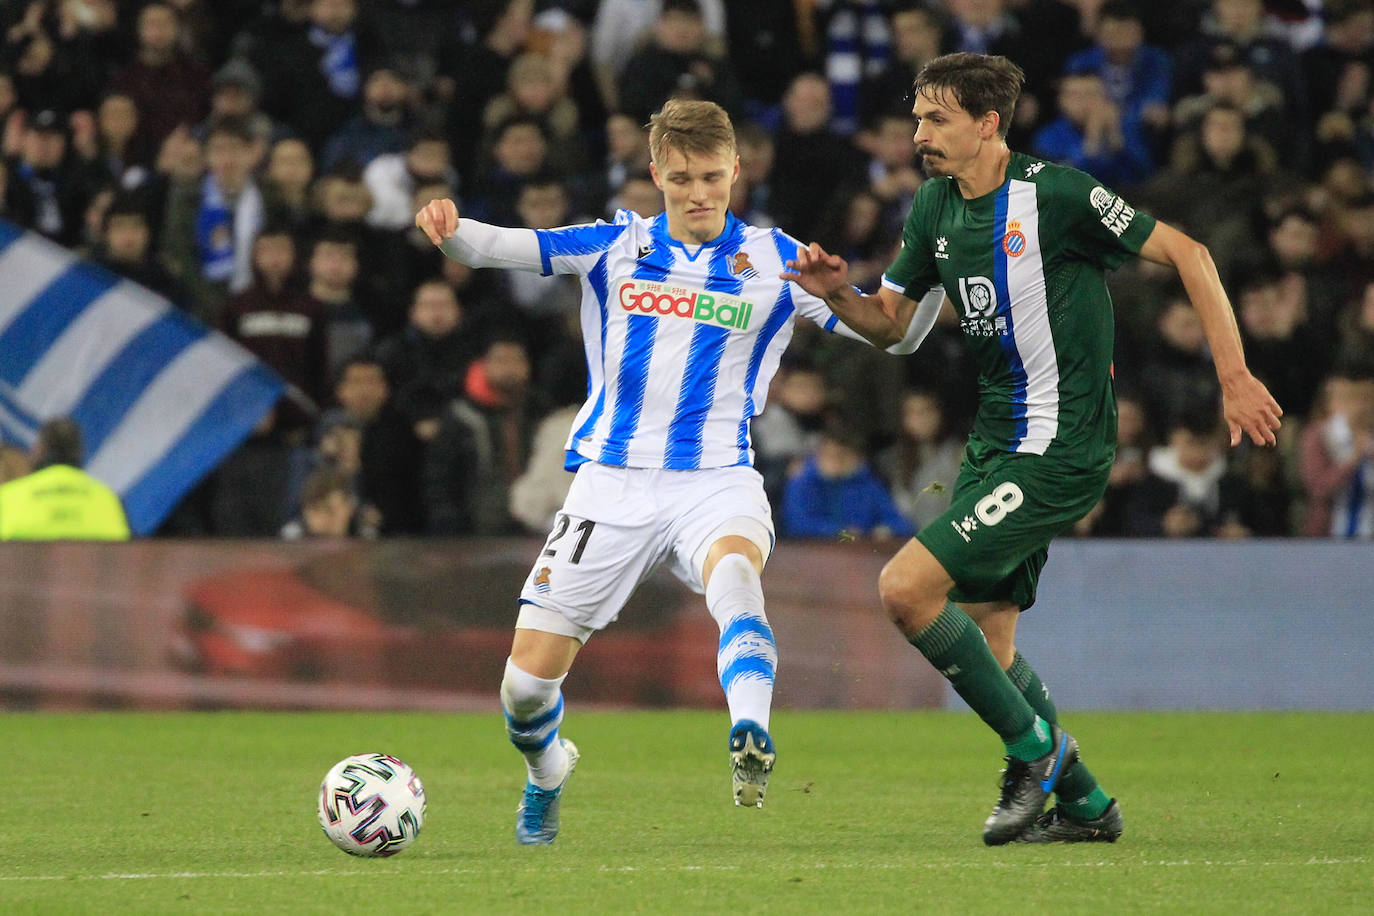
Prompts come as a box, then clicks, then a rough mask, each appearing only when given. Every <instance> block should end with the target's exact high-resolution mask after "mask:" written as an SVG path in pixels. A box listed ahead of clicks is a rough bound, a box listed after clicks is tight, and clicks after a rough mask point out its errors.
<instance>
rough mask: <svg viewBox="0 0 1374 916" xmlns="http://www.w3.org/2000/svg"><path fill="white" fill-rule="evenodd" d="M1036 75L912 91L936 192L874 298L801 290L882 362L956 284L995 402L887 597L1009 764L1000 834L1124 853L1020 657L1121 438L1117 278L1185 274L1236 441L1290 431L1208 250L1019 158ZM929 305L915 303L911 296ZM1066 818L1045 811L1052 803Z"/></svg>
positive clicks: (977, 60) (822, 278)
mask: <svg viewBox="0 0 1374 916" xmlns="http://www.w3.org/2000/svg"><path fill="white" fill-rule="evenodd" d="M1023 81H1024V76H1023V74H1022V72H1021V70H1020V68H1019V67H1017V66H1016V65H1015V64H1013V63H1012V62H1010V61H1008V60H1007V59H1006V58H1004V57H995V56H986V55H979V54H967V53H961V54H950V55H946V56H943V57H939V58H936V59H934V60H932V61H930V62H929V63H928V64H927V65H926V66H925V68H924V69H923V70H922V71H921V73H920V74H919V75H918V77H917V79H916V82H915V85H914V86H913V90H914V93H915V99H916V101H915V105H914V107H913V114H914V115H915V117H916V120H917V128H916V135H915V137H914V140H915V143H916V147H917V152H918V153H919V154H920V156H921V157H922V160H923V163H924V166H925V170H926V173H927V174H928V175H929V176H931V180H930V181H927V182H926V183H925V184H924V185H922V187H921V189H920V191H919V192H918V193H917V195H916V200H915V201H914V202H913V203H912V207H911V212H910V214H909V216H908V217H907V221H906V225H905V227H904V229H903V233H902V248H901V250H900V252H899V253H898V255H897V258H896V261H895V262H894V263H893V264H892V265H891V266H890V267H889V268H888V270H887V272H886V273H885V274H884V277H883V287H882V289H880V290H879V291H878V293H877V295H875V296H861V295H860V294H859V293H858V292H856V291H855V290H854V289H853V287H851V286H850V285H849V283H848V280H847V265H846V264H845V262H844V261H843V259H841V258H838V257H836V256H834V255H830V254H828V253H827V252H825V251H824V250H822V249H821V248H820V247H819V246H817V245H811V246H810V247H809V248H807V249H804V250H802V251H800V252H799V253H798V257H797V258H796V259H794V260H793V261H792V262H790V264H789V268H790V272H789V274H788V275H789V276H790V277H791V278H792V279H794V280H795V281H796V282H797V284H798V285H799V286H801V287H802V288H803V289H805V290H807V291H808V292H810V293H812V294H813V295H816V296H819V297H820V298H822V299H824V300H825V302H826V303H827V304H828V305H829V306H830V308H831V309H832V311H834V312H835V313H836V314H837V315H839V316H840V318H841V319H842V320H843V321H844V322H846V323H847V324H848V325H849V326H850V327H852V328H854V329H855V330H857V331H859V332H860V333H862V334H864V335H865V336H866V337H868V339H869V340H870V341H872V342H873V343H875V344H876V345H879V346H883V345H885V344H886V343H890V342H892V341H894V340H898V339H901V338H902V337H903V336H904V335H905V334H906V329H907V321H908V320H909V319H910V316H911V314H912V313H913V312H919V309H918V306H917V303H916V301H914V299H913V298H912V297H913V295H918V294H923V293H925V291H926V290H927V289H928V288H929V287H930V286H931V285H932V284H935V283H939V284H942V285H943V286H944V288H945V290H946V291H947V292H948V294H949V298H950V299H951V300H952V301H953V302H954V303H955V309H956V311H957V312H958V313H959V316H960V324H961V327H962V330H963V333H964V338H965V340H966V341H967V343H968V345H969V348H970V349H971V350H972V352H973V355H974V357H975V359H976V361H977V363H978V367H979V372H980V376H981V378H980V390H981V397H980V403H979V409H978V414H977V418H976V420H975V423H974V429H973V433H972V435H971V437H970V439H969V444H968V448H967V449H966V451H965V453H964V462H963V466H962V468H961V469H960V473H959V478H958V481H957V482H956V485H955V491H954V499H953V504H952V505H951V506H950V508H949V510H948V511H946V512H945V513H944V514H943V515H941V516H938V517H937V518H936V519H934V520H933V521H932V522H931V523H930V524H929V525H927V526H926V527H925V528H923V529H922V530H921V531H920V532H919V533H918V534H917V536H916V537H915V538H914V539H913V540H911V541H909V542H908V543H907V544H906V545H905V546H904V547H903V548H902V549H901V550H900V551H898V553H897V554H896V556H894V557H893V558H892V560H891V561H890V562H889V563H888V564H887V566H886V567H885V568H884V569H883V572H882V574H881V576H880V578H879V582H878V588H879V592H880V594H881V596H882V601H883V604H884V606H885V608H886V609H887V612H888V614H889V615H890V616H891V617H892V620H893V621H894V622H895V623H896V624H897V626H898V628H899V629H900V630H901V631H902V633H903V634H904V635H905V636H906V638H907V639H908V640H909V641H910V642H911V643H912V644H913V645H914V646H915V647H916V648H917V649H919V650H920V651H921V653H922V654H923V655H925V657H926V658H927V659H929V660H930V662H931V664H933V665H934V666H935V667H936V669H937V670H939V671H940V673H941V674H943V675H944V676H945V677H946V678H947V679H949V681H950V682H951V683H952V684H953V686H954V689H955V691H956V692H957V693H958V694H959V695H960V696H961V697H962V698H963V699H964V700H965V701H966V702H967V703H968V704H969V706H970V707H972V708H973V710H974V711H975V712H977V713H978V715H979V716H981V717H982V719H983V721H984V722H986V723H987V724H988V725H989V726H990V727H992V728H993V729H994V730H995V731H996V732H997V733H998V735H999V736H1000V737H1001V738H1002V740H1003V742H1004V743H1005V745H1006V749H1007V756H1006V761H1007V766H1006V770H1005V771H1004V773H1003V781H1002V791H1001V795H1000V797H999V799H998V801H997V803H996V805H995V807H994V808H993V811H992V814H991V815H990V816H989V817H988V819H987V821H986V823H985V824H984V828H983V839H984V841H985V842H986V843H988V844H989V845H1000V844H1003V843H1007V842H1011V841H1013V840H1023V841H1030V842H1052V841H1070V842H1072V841H1100V840H1106V841H1115V840H1116V839H1117V837H1119V836H1120V835H1121V831H1122V819H1121V811H1120V808H1119V807H1118V806H1117V804H1116V801H1115V800H1114V799H1112V798H1110V797H1109V796H1108V795H1107V794H1106V792H1104V791H1103V789H1102V788H1101V787H1100V786H1099V785H1098V784H1097V781H1096V780H1095V779H1094V777H1093V776H1092V774H1091V773H1090V772H1089V771H1088V769H1087V767H1085V766H1084V765H1083V763H1082V761H1081V760H1080V759H1079V757H1078V750H1077V743H1076V742H1075V741H1074V739H1073V738H1072V737H1070V736H1069V735H1067V734H1066V733H1065V732H1064V731H1063V730H1062V729H1060V727H1059V724H1058V721H1057V717H1056V712H1055V707H1054V703H1053V701H1051V699H1050V694H1049V690H1048V689H1046V688H1045V686H1044V684H1043V683H1041V681H1040V678H1039V677H1038V676H1037V675H1036V673H1035V671H1034V670H1033V669H1032V668H1031V667H1030V665H1029V664H1028V663H1027V662H1026V660H1025V659H1024V658H1023V657H1022V656H1021V655H1020V653H1018V652H1017V651H1016V646H1015V642H1014V636H1015V633H1016V624H1017V621H1018V619H1019V615H1020V612H1021V611H1023V610H1025V609H1026V608H1028V607H1030V606H1031V604H1032V602H1034V600H1035V589H1036V584H1037V581H1038V578H1039V574H1040V570H1041V568H1042V567H1043V566H1044V563H1045V558H1046V554H1047V550H1048V545H1049V542H1050V540H1051V539H1052V538H1053V537H1055V536H1056V535H1058V534H1059V533H1061V532H1063V531H1067V530H1068V529H1069V528H1070V527H1072V525H1073V523H1074V522H1075V521H1077V520H1078V519H1080V518H1082V517H1083V516H1084V515H1085V514H1086V513H1087V512H1088V510H1089V509H1091V508H1092V507H1093V506H1094V505H1095V504H1096V503H1097V501H1098V500H1099V499H1100V498H1101V496H1102V493H1103V491H1104V489H1105V487H1106V483H1107V472H1108V469H1109V468H1110V467H1111V463H1112V455H1113V452H1114V450H1115V441H1116V398H1115V393H1114V391H1113V388H1112V363H1111V360H1112V312H1111V299H1110V298H1109V296H1108V294H1107V286H1106V282H1105V279H1104V273H1105V271H1106V270H1108V269H1111V268H1114V267H1116V266H1118V265H1119V264H1121V263H1122V262H1123V261H1124V260H1125V259H1126V258H1127V257H1129V256H1131V255H1138V256H1140V257H1143V258H1146V259H1148V260H1150V261H1154V262H1156V263H1159V264H1166V265H1171V266H1172V267H1174V268H1175V269H1177V270H1178V272H1179V275H1180V276H1181V278H1182V280H1183V284H1184V287H1185V288H1186V289H1187V291H1188V295H1189V297H1190V298H1191V299H1192V302H1193V305H1194V307H1195V308H1196V309H1197V310H1198V314H1199V315H1200V316H1201V318H1202V322H1203V326H1204V328H1205V330H1206V334H1207V340H1208V343H1209V344H1210V345H1211V350H1212V357H1213V360H1214V361H1215V363H1216V369H1217V374H1218V376H1219V378H1220V380H1221V386H1222V392H1223V405H1222V410H1223V413H1224V415H1225V418H1226V422H1227V424H1228V425H1229V427H1230V431H1231V444H1232V445H1236V444H1238V443H1239V442H1240V440H1241V437H1242V435H1248V436H1249V437H1250V439H1251V440H1252V441H1254V442H1255V444H1257V445H1263V444H1269V445H1273V444H1274V442H1275V435H1274V433H1275V431H1276V430H1277V429H1278V428H1279V417H1280V416H1281V415H1282V411H1280V409H1279V406H1278V404H1277V403H1275V401H1274V399H1273V398H1272V397H1271V396H1270V394H1269V392H1268V390H1267V389H1266V388H1265V387H1264V385H1263V384H1262V383H1261V382H1259V381H1258V380H1257V379H1256V378H1255V377H1254V376H1253V375H1251V374H1250V372H1249V370H1248V369H1247V368H1246V365H1245V357H1244V355H1243V353H1242V351H1241V342H1240V336H1239V334H1238V332H1237V330H1236V322H1235V317H1234V315H1233V314H1232V311H1231V305H1230V302H1229V301H1228V300H1227V297H1226V293H1225V291H1224V290H1223V289H1222V286H1221V282H1220V280H1219V279H1218V277H1217V271H1216V267H1215V265H1214V264H1213V262H1212V258H1211V255H1210V254H1209V253H1208V251H1207V248H1206V247H1205V246H1203V245H1201V244H1199V243H1198V242H1196V241H1194V240H1193V239H1191V238H1189V237H1188V236H1186V235H1184V234H1183V233H1182V232H1179V231H1178V230H1176V229H1173V228H1171V227H1170V226H1167V225H1165V224H1164V223H1162V222H1157V221H1156V220H1154V219H1153V218H1152V217H1150V216H1149V215H1147V214H1145V213H1141V212H1138V211H1136V210H1135V209H1133V208H1132V207H1130V206H1129V205H1128V204H1127V203H1126V202H1125V201H1124V200H1123V199H1122V198H1120V197H1118V196H1117V195H1116V194H1114V193H1112V192H1111V191H1109V190H1108V189H1106V188H1104V187H1102V186H1101V185H1100V184H1098V183H1097V182H1096V181H1095V180H1093V178H1092V177H1091V176H1089V175H1086V174H1084V173H1082V172H1079V171H1076V170H1074V169H1070V168H1064V167H1061V166H1058V165H1054V164H1051V163H1048V162H1043V161H1041V160H1038V159H1034V158H1032V157H1030V156H1026V155H1023V154H1021V153H1016V152H1012V151H1011V150H1010V149H1008V148H1007V145H1006V129H1007V126H1008V125H1009V124H1010V123H1011V115H1012V110H1013V107H1014V105H1015V103H1016V98H1017V96H1018V94H1019V93H1020V90H1021V86H1022V83H1023ZM913 291H914V292H913ZM1051 792H1054V793H1055V794H1057V796H1058V799H1059V803H1058V805H1057V806H1056V807H1054V808H1052V809H1050V810H1049V811H1044V810H1043V809H1044V807H1045V802H1046V800H1047V798H1048V797H1049V795H1050V793H1051Z"/></svg>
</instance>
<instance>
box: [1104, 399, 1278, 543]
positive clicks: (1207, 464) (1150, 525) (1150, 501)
mask: <svg viewBox="0 0 1374 916" xmlns="http://www.w3.org/2000/svg"><path fill="white" fill-rule="evenodd" d="M1218 420H1219V415H1218V414H1217V413H1215V412H1213V411H1212V410H1211V409H1209V408H1208V407H1206V406H1205V405H1199V406H1198V407H1196V408H1195V409H1191V410H1189V411H1187V412H1186V413H1185V414H1183V415H1180V417H1179V418H1178V419H1177V420H1175V421H1174V422H1172V423H1171V424H1170V426H1169V432H1168V438H1167V440H1166V441H1167V444H1166V445H1161V446H1156V447H1155V448H1153V449H1151V450H1150V455H1149V459H1148V463H1149V473H1148V474H1146V475H1145V478H1144V479H1143V480H1141V481H1140V483H1139V484H1137V486H1136V490H1135V493H1134V494H1132V496H1131V499H1130V502H1129V503H1128V504H1127V506H1126V522H1125V530H1124V533H1125V534H1126V535H1127V536H1128V537H1161V536H1163V537H1170V538H1191V537H1209V536H1219V537H1247V536H1249V535H1250V534H1251V533H1252V530H1253V529H1252V527H1251V525H1250V522H1251V518H1250V516H1249V513H1248V510H1249V508H1250V507H1251V506H1252V505H1253V503H1254V501H1253V499H1252V497H1251V494H1250V490H1249V484H1248V483H1247V482H1246V481H1245V480H1243V479H1242V478H1240V477H1237V476H1235V475H1233V474H1228V473H1227V467H1226V454H1225V451H1224V448H1225V444H1224V442H1223V440H1222V429H1221V425H1220V423H1219V422H1218Z"/></svg>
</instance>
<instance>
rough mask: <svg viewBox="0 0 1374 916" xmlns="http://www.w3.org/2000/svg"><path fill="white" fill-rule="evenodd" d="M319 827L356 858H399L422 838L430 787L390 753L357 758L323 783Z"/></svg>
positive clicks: (347, 759)
mask: <svg viewBox="0 0 1374 916" xmlns="http://www.w3.org/2000/svg"><path fill="white" fill-rule="evenodd" d="M319 815H320V827H321V828H322V829H323V830H324V835H325V836H327V837H329V841H330V842H331V843H333V844H334V845H335V846H337V847H339V848H340V849H342V850H343V851H344V852H346V853H348V854H349V855H352V856H394V855H395V854H396V853H398V852H400V851H401V850H402V849H405V848H406V847H407V846H409V845H410V844H411V843H414V842H415V838H416V837H417V836H419V834H420V827H421V825H423V824H424V822H425V787H424V785H423V784H421V782H420V777H418V776H416V775H415V771H414V770H412V769H411V768H410V767H408V766H406V765H405V764H404V763H402V762H401V761H399V760H397V759H396V758H395V757H392V756H390V755H388V754H354V755H353V756H352V757H345V758H344V759H343V760H340V761H339V762H338V763H336V764H334V766H333V767H332V768H331V769H330V770H329V772H328V773H326V774H325V777H324V782H322V783H320V811H319Z"/></svg>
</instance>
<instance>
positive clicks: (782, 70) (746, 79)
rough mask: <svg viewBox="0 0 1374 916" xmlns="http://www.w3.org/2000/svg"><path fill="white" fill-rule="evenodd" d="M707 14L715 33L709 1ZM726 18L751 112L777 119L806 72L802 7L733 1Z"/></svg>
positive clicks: (783, 0)
mask: <svg viewBox="0 0 1374 916" xmlns="http://www.w3.org/2000/svg"><path fill="white" fill-rule="evenodd" d="M703 12H704V13H705V14H706V22H707V30H708V31H710V27H711V26H710V21H711V20H710V6H709V5H704V6H703ZM726 17H727V20H728V21H727V25H728V28H726V30H725V40H726V43H727V52H728V56H729V59H730V63H731V65H732V66H733V67H734V69H735V74H736V76H737V77H738V79H739V84H740V93H741V95H743V97H744V111H745V114H746V115H748V116H749V118H750V120H755V121H764V122H769V121H776V118H777V107H778V104H779V103H780V102H781V101H782V94H783V92H785V91H786V90H787V84H788V83H789V82H791V81H792V77H793V76H795V75H796V74H797V73H799V72H801V70H802V59H803V56H804V51H803V49H802V47H801V35H800V33H799V29H798V22H797V5H796V3H795V2H794V0H751V2H749V3H731V4H729V5H728V8H727V9H726ZM908 85H910V84H908Z"/></svg>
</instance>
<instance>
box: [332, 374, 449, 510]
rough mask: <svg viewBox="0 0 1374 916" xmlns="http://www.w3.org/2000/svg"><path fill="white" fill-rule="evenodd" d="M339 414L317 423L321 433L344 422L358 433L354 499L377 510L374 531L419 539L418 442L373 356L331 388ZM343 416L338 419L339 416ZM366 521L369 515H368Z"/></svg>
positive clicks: (419, 451) (344, 375) (343, 376)
mask: <svg viewBox="0 0 1374 916" xmlns="http://www.w3.org/2000/svg"><path fill="white" fill-rule="evenodd" d="M334 397H335V400H336V401H337V402H338V405H339V406H338V408H337V410H332V411H328V412H326V413H325V415H324V416H323V417H322V418H321V421H320V427H321V428H322V429H329V428H330V425H331V424H334V423H337V422H339V421H340V420H343V421H344V422H346V423H354V424H356V425H358V426H359V427H360V428H361V430H362V441H361V443H360V445H359V455H358V463H359V470H358V495H359V498H360V501H361V503H362V504H363V505H364V506H371V507H372V508H373V509H375V518H376V527H377V530H378V531H379V533H381V534H384V535H395V534H418V533H419V532H420V531H422V530H423V529H424V511H425V510H424V504H423V503H422V502H421V492H420V486H419V482H420V466H421V465H420V462H421V454H422V449H421V446H420V441H419V440H418V439H416V438H415V433H414V432H413V431H412V430H411V428H410V423H409V422H407V420H406V418H405V417H404V416H403V415H402V414H401V412H400V411H399V410H397V408H396V406H395V404H394V403H393V401H392V399H391V388H390V386H389V385H388V384H387V380H386V372H385V371H384V370H383V369H382V365H381V363H379V362H377V361H376V360H375V359H373V358H372V357H371V356H367V355H360V356H355V357H354V358H352V359H350V360H348V361H347V362H346V363H344V365H343V368H342V369H341V370H340V372H339V375H338V382H337V384H336V385H335V386H334ZM339 414H342V417H340V416H339ZM369 516H370V517H373V513H372V512H370V511H369Z"/></svg>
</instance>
